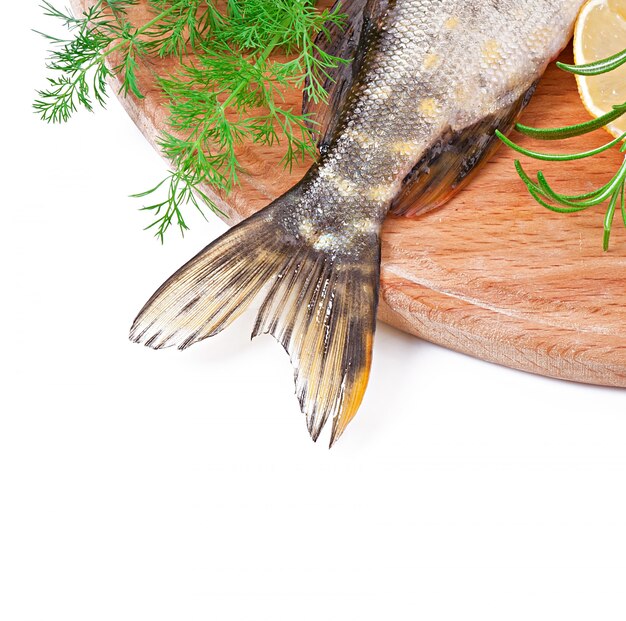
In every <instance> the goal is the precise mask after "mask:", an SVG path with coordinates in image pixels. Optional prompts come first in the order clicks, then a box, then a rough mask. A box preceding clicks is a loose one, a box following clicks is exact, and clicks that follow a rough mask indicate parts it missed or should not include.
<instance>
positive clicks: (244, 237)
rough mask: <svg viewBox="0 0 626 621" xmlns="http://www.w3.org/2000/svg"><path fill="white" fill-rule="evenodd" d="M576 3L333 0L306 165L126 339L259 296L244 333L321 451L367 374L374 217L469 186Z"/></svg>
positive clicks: (180, 338) (417, 207)
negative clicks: (285, 376)
mask: <svg viewBox="0 0 626 621" xmlns="http://www.w3.org/2000/svg"><path fill="white" fill-rule="evenodd" d="M581 3H582V0H550V1H548V0H528V1H526V2H524V3H520V2H518V1H514V0H488V1H487V0H484V1H478V0H474V1H467V0H463V1H462V0H344V1H343V2H342V4H341V7H342V10H345V11H346V13H347V15H348V19H349V20H350V22H351V24H352V25H353V27H352V28H348V31H353V32H355V33H356V35H357V36H356V41H357V43H356V44H355V45H347V46H344V48H345V49H348V50H351V51H352V60H353V62H352V64H347V65H342V66H340V67H339V68H338V69H337V72H336V74H335V75H333V76H329V81H328V83H327V84H328V87H329V99H330V101H331V102H332V106H331V108H330V109H329V110H327V111H321V113H320V114H319V118H320V119H321V121H322V125H324V127H323V128H322V132H321V134H322V138H321V145H322V148H321V149H320V153H321V154H320V157H319V160H318V161H317V162H316V164H314V165H313V166H312V167H311V169H310V170H309V171H308V173H307V174H306V175H305V177H304V178H303V179H302V181H300V182H299V183H298V184H297V185H296V186H294V188H292V189H291V190H289V191H288V192H287V193H286V194H284V195H283V196H281V197H279V198H278V199H277V200H275V201H274V202H273V203H271V204H270V205H268V206H267V207H265V208H264V209H262V210H261V211H260V212H258V213H256V214H254V215H253V216H251V217H250V218H248V219H247V220H245V221H243V222H242V223H240V224H238V225H237V226H235V227H233V228H232V229H231V230H230V231H228V232H227V233H225V234H224V235H223V236H222V237H220V238H218V239H217V240H215V241H214V242H212V243H211V244H210V245H209V246H207V247H206V248H205V249H204V250H202V251H201V252H200V253H199V254H198V255H196V257H194V258H193V259H192V260H191V261H189V262H188V263H187V264H186V265H184V266H183V267H182V268H180V269H179V270H178V271H177V272H176V273H175V274H174V275H172V276H171V277H170V278H169V279H168V280H167V281H166V282H165V283H164V284H163V285H162V286H161V287H160V288H159V289H158V290H157V291H156V292H155V294H154V295H153V296H152V298H151V299H150V300H149V301H148V302H147V303H146V305H145V306H144V308H143V309H142V310H141V311H140V313H139V315H138V316H137V318H136V319H135V322H134V324H133V326H132V328H131V339H132V340H134V341H135V342H138V343H143V344H145V345H148V346H150V347H153V348H155V349H161V348H163V347H170V346H177V347H179V348H180V349H184V348H186V347H189V346H190V345H192V344H194V343H197V342H199V341H201V340H203V339H205V338H207V337H209V336H212V335H214V334H216V333H218V332H219V331H221V330H223V329H224V328H225V327H226V326H228V325H229V324H230V323H231V322H232V321H233V320H234V319H235V318H236V317H238V316H239V315H241V313H243V311H244V310H245V309H246V308H247V307H248V306H249V305H250V304H251V303H252V302H253V301H254V300H255V299H256V298H258V297H260V296H264V297H263V298H262V304H261V306H260V309H259V311H258V315H257V320H256V322H255V325H254V329H253V334H252V335H253V336H256V335H257V334H263V333H268V334H272V335H273V336H274V337H275V338H276V339H277V340H278V341H279V342H280V343H281V344H282V345H283V347H284V348H285V350H286V351H287V353H288V354H289V356H290V359H291V362H292V365H293V367H294V380H295V386H296V395H297V397H298V400H299V402H300V406H301V409H302V411H303V413H304V414H305V416H306V419H307V428H308V430H309V432H310V434H311V436H312V437H313V439H314V440H316V439H317V438H318V436H319V434H320V433H321V431H322V429H323V428H324V425H325V424H326V422H327V421H328V420H332V432H331V445H332V443H333V442H334V441H335V440H336V439H337V438H339V437H340V436H341V434H342V433H343V431H344V430H345V428H346V426H347V425H348V423H349V422H350V421H351V420H352V418H353V417H354V415H355V414H356V412H357V410H358V408H359V406H360V404H361V401H362V399H363V395H364V393H365V389H366V386H367V381H368V378H369V371H370V366H371V361H372V344H373V337H374V331H375V328H376V310H377V305H378V289H379V275H380V229H381V225H382V222H383V221H384V218H385V217H386V215H387V213H388V212H389V211H390V210H392V211H393V212H394V213H400V214H402V213H403V214H409V215H411V214H414V213H417V212H418V211H424V210H427V209H431V208H434V207H437V206H439V205H441V204H443V203H445V202H446V201H447V200H448V199H449V198H450V197H451V196H452V195H453V194H454V193H455V192H457V191H458V190H459V189H460V188H462V187H463V185H464V184H465V183H467V182H469V180H470V179H471V177H472V175H473V174H474V173H475V171H476V170H477V169H478V168H479V166H480V165H481V164H482V163H483V162H484V161H485V160H486V159H487V158H488V157H489V155H490V154H491V153H492V152H493V150H494V149H495V147H496V145H497V144H498V141H497V139H496V138H495V130H496V129H499V130H500V131H503V132H506V131H508V130H509V129H510V128H511V127H512V125H513V123H514V122H515V120H516V118H517V116H518V115H519V113H520V112H521V110H522V109H523V108H524V106H525V105H526V104H527V103H528V100H529V98H530V96H531V95H532V92H533V90H534V85H535V84H536V82H537V80H538V79H539V77H540V76H541V74H542V73H543V71H544V70H545V68H546V66H547V64H548V62H549V61H550V60H551V59H552V58H553V57H555V56H556V55H557V54H558V52H559V51H560V50H561V49H562V48H563V47H564V45H565V44H566V42H567V40H568V39H569V37H570V35H571V30H572V26H573V22H574V19H575V17H576V15H577V12H578V9H579V8H580V5H581ZM332 34H333V37H330V40H328V41H325V42H324V41H320V43H321V44H324V45H328V46H329V47H330V48H331V51H332V46H333V45H339V46H341V45H343V43H345V42H342V41H341V40H339V39H340V37H341V34H340V33H339V32H338V31H336V30H332ZM309 106H310V105H309V103H307V102H305V107H309ZM311 110H313V109H311ZM313 111H314V110H313Z"/></svg>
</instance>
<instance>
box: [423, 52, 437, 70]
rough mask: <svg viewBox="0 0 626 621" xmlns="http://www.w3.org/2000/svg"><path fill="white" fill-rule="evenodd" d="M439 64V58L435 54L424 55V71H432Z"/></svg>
mask: <svg viewBox="0 0 626 621" xmlns="http://www.w3.org/2000/svg"><path fill="white" fill-rule="evenodd" d="M440 62H441V57H440V56H438V55H437V54H433V53H432V52H431V53H430V54H426V56H425V57H424V69H433V68H435V67H436V66H437V65H438V64H439V63H440Z"/></svg>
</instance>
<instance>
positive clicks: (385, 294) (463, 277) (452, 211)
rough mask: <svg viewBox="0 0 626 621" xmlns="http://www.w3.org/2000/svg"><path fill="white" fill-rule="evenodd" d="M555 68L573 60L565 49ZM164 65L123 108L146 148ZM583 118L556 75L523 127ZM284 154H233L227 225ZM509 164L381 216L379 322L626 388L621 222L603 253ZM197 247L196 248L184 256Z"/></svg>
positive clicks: (597, 230) (589, 141)
mask: <svg viewBox="0 0 626 621" xmlns="http://www.w3.org/2000/svg"><path fill="white" fill-rule="evenodd" d="M330 3H331V2H330V0H322V1H321V2H320V3H319V4H320V5H321V6H327V5H329V4H330ZM90 4H93V0H72V5H73V8H74V10H75V11H77V12H82V10H83V9H84V8H85V7H86V6H89V5H90ZM146 14H147V13H146V9H145V5H143V4H141V3H140V4H139V5H138V6H137V7H135V8H134V9H133V14H132V16H131V17H132V19H133V20H135V19H136V20H137V22H136V23H142V22H144V21H147V18H146ZM562 57H563V59H565V60H566V61H571V50H569V49H567V50H565V51H564V52H563V55H562ZM171 66H173V65H171V62H170V61H168V60H164V61H159V62H158V63H155V62H153V61H151V62H150V64H149V66H145V65H144V66H142V67H141V70H140V88H141V90H142V92H143V93H145V95H146V97H145V99H143V100H137V99H135V98H133V97H128V98H122V104H123V105H124V107H125V108H126V110H127V111H128V113H129V114H130V116H131V117H132V119H133V120H134V121H135V123H136V124H137V125H138V126H139V128H140V129H141V131H142V132H143V133H144V135H145V136H146V138H147V139H148V140H149V141H150V142H151V143H152V144H153V145H155V139H156V138H157V137H158V134H159V131H160V130H161V129H163V128H164V127H165V118H166V112H165V109H164V107H163V105H162V103H163V102H162V98H161V96H160V94H159V91H158V90H157V89H156V88H155V86H154V81H153V77H152V76H153V72H156V73H164V72H166V71H167V70H168V69H169V68H170V67H171ZM113 87H114V88H115V90H116V91H117V85H116V84H114V85H113ZM287 101H288V102H289V103H290V104H292V105H293V106H294V108H296V109H299V106H300V101H301V97H300V93H298V92H296V91H294V92H289V93H288V94H287ZM587 119H588V115H587V113H586V112H585V110H584V109H583V107H582V105H581V104H580V100H579V99H578V95H577V91H576V83H575V80H574V78H573V77H571V76H569V75H567V74H565V73H563V72H561V71H559V70H558V69H557V68H556V67H555V66H554V65H552V66H551V67H550V68H549V69H548V71H547V73H546V75H545V76H544V78H543V79H542V81H541V84H540V86H539V88H538V90H537V93H536V95H535V96H534V98H533V100H532V102H531V103H530V105H529V107H528V108H527V110H526V112H525V113H524V115H523V122H524V123H526V124H529V125H536V126H543V127H547V126H555V125H563V124H569V123H574V122H580V121H583V120H587ZM607 136H608V135H607V134H605V133H604V132H603V131H600V132H597V133H596V134H594V135H593V136H588V137H583V138H577V139H573V140H569V141H566V142H567V143H568V144H562V145H560V144H557V143H547V145H546V144H544V145H541V144H538V143H534V146H538V147H539V148H544V149H545V147H546V146H547V147H548V149H549V150H550V151H554V152H558V151H559V149H562V150H563V151H566V150H572V149H576V150H585V149H590V148H593V147H595V146H599V145H600V144H602V143H604V142H606V141H607ZM515 138H516V140H518V142H519V143H521V144H523V145H526V146H528V145H532V144H533V142H532V141H530V140H528V139H524V138H522V137H521V136H516V137H515ZM281 157H282V150H281V147H280V145H279V146H276V147H274V148H267V147H257V146H254V147H246V148H242V149H241V161H242V162H243V163H244V166H245V169H246V172H245V174H244V175H243V176H242V184H241V187H240V188H238V189H237V190H236V191H234V192H233V193H232V194H231V195H230V196H228V197H217V196H216V197H215V198H216V201H217V202H218V204H219V205H220V206H221V207H222V209H223V210H224V211H225V213H226V214H228V216H229V219H228V222H229V223H233V224H234V223H236V222H237V221H239V220H241V219H242V218H245V217H247V216H249V215H250V214H251V213H253V212H254V211H256V210H258V209H260V208H261V207H263V206H265V205H266V204H268V203H269V202H270V201H272V200H273V199H274V198H276V197H277V196H279V195H280V194H282V193H283V192H284V191H286V190H287V189H288V188H289V187H291V186H292V185H293V184H294V183H295V182H296V181H297V180H298V179H300V178H301V177H302V175H304V173H305V171H306V169H307V168H308V165H310V162H308V163H307V164H306V165H301V166H298V167H295V168H294V169H293V171H292V172H291V174H289V173H287V172H285V171H284V170H283V169H282V167H281V165H280V163H279V161H280V159H281ZM621 157H622V156H620V154H619V153H617V152H614V151H612V152H610V153H608V154H603V155H601V156H599V157H596V158H593V159H592V160H585V161H582V162H571V163H567V164H563V163H558V164H553V163H543V164H542V166H541V168H542V169H543V170H544V172H546V173H547V175H548V179H549V180H550V181H552V182H554V186H555V187H556V188H560V189H562V191H569V190H571V193H574V192H585V191H589V190H591V189H592V188H594V187H597V186H599V185H601V184H603V183H605V182H606V181H607V180H608V179H609V178H610V177H611V176H612V174H613V172H614V171H615V170H616V169H617V167H618V166H619V164H620V163H621ZM513 160H514V154H513V152H512V151H510V150H509V149H506V148H501V149H500V150H499V152H498V153H497V154H496V156H495V157H494V158H493V159H492V160H491V161H490V162H489V163H488V164H487V165H486V166H485V167H484V168H483V169H482V171H481V172H480V173H479V174H478V176H477V177H476V178H475V179H474V181H473V182H472V183H471V184H470V185H469V187H468V188H467V189H465V190H463V191H462V192H460V194H458V195H457V196H456V197H455V198H454V199H453V200H452V201H450V202H449V203H448V204H447V205H445V206H444V207H442V208H440V209H438V210H435V211H432V212H430V213H427V214H424V215H422V216H419V217H417V218H412V219H410V218H395V217H389V218H388V219H387V221H386V224H385V227H384V231H383V263H382V273H381V300H380V313H379V317H380V319H382V320H383V321H385V322H386V323H389V324H391V325H393V326H396V327H398V328H400V329H401V330H405V331H406V332H409V333H411V334H415V335H416V336H419V337H420V338H423V339H427V340H429V341H432V342H434V343H438V344H441V345H444V346H445V347H448V348H450V349H454V350H456V351H460V352H463V353H466V354H470V355H472V356H476V357H478V358H481V359H483V360H488V361H491V362H497V363H499V364H503V365H506V366H509V367H514V368H517V369H523V370H525V371H531V372H534V373H540V374H543V375H548V376H552V377H558V378H563V379H568V380H576V381H581V382H587V383H593V384H602V385H612V386H626V231H625V230H624V228H623V226H622V225H621V223H620V216H619V214H617V215H616V219H615V224H614V227H613V233H612V236H611V247H610V251H609V252H603V251H602V221H603V215H604V207H602V206H600V207H599V208H595V209H590V210H587V211H584V212H580V213H577V214H568V215H561V214H555V213H552V212H550V211H548V210H546V209H544V208H543V207H540V206H539V205H537V204H536V203H535V202H534V201H533V200H532V199H531V198H530V197H529V196H528V194H527V192H526V190H525V187H524V186H523V184H522V182H521V181H520V180H519V178H518V177H517V175H516V173H515V170H514V168H513ZM525 165H526V167H527V170H529V171H532V172H535V171H536V170H538V168H539V166H538V163H537V162H535V161H529V160H526V161H525ZM205 189H206V191H207V192H208V193H209V194H212V192H211V190H210V188H205ZM618 211H619V210H618ZM195 250H197V249H193V248H190V249H189V254H190V255H191V254H193V253H194V252H195Z"/></svg>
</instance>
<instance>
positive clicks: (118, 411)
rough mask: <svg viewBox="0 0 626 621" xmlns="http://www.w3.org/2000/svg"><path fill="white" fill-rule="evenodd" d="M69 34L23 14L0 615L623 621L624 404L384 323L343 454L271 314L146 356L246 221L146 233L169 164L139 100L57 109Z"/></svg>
mask: <svg viewBox="0 0 626 621" xmlns="http://www.w3.org/2000/svg"><path fill="white" fill-rule="evenodd" d="M7 10H8V17H7V16H6V11H7ZM47 26H48V24H47V22H44V21H43V20H42V19H41V18H40V16H39V11H38V10H37V9H36V6H35V3H34V2H29V3H22V2H19V3H17V2H16V3H9V4H8V6H7V7H5V33H4V35H3V38H2V39H1V40H0V41H1V43H0V45H2V48H3V49H2V58H3V70H2V76H1V84H2V90H1V93H2V96H1V101H0V105H1V106H2V110H1V117H0V118H2V120H3V123H4V126H3V131H2V159H3V161H2V167H1V170H2V173H1V175H2V180H3V181H2V203H1V204H2V228H1V230H0V252H1V253H2V257H1V261H2V304H1V305H0V312H1V313H2V318H1V325H2V332H3V334H2V350H1V351H2V358H1V361H2V371H1V373H2V374H1V384H2V392H1V399H2V408H1V414H0V619H2V621H56V620H59V621H96V620H107V621H110V620H112V619H115V621H140V620H146V621H147V620H150V621H160V620H166V619H167V620H174V619H175V620H177V621H178V620H183V619H184V620H185V621H195V620H201V619H202V620H206V619H216V620H217V619H219V620H220V621H234V620H242V621H243V620H245V621H252V620H254V621H261V620H266V619H267V620H272V621H276V620H283V619H284V620H289V621H293V620H296V619H297V620H298V621H304V620H308V619H328V620H339V619H342V620H352V619H359V620H369V619H376V620H379V619H394V620H396V619H418V618H419V619H428V620H440V619H441V620H446V621H447V620H450V621H452V620H455V621H456V620H458V619H481V620H482V621H484V620H491V619H493V620H498V621H501V620H503V619H506V620H517V619H519V620H525V621H526V620H528V619H533V620H534V621H538V620H550V621H552V620H554V619H568V620H569V621H572V620H577V619H581V620H582V619H602V620H603V621H609V620H613V619H615V620H617V619H621V620H623V619H624V618H625V617H626V588H625V586H626V493H625V492H626V486H625V484H626V407H625V403H626V399H625V397H626V395H625V393H624V391H622V390H612V389H606V388H597V387H591V386H584V385H577V384H573V383H566V382H561V381H556V380H550V379H544V378H541V377H535V376H532V375H529V374H526V373H522V372H517V371H512V370H508V369H505V368H501V367H498V366H494V365H491V364H487V363H483V362H480V361H478V360H474V359H472V358H469V357H466V356H463V355H459V354H455V353H452V352H449V351H446V350H444V349H442V348H439V347H436V346H434V345H430V344H428V343H425V342H422V341H419V340H417V339H415V338H412V337H409V336H406V335H404V334H402V333H400V332H398V331H396V330H393V329H390V328H388V327H386V326H384V325H380V326H379V331H378V334H377V339H376V347H375V356H374V365H373V370H372V377H371V381H370V386H369V390H368V392H367V396H366V399H365V401H364V403H363V406H362V408H361V411H360V413H359V415H358V417H357V419H356V420H355V421H354V422H353V423H352V425H351V426H350V427H349V429H348V431H347V432H346V434H345V435H344V437H343V438H342V439H341V441H340V442H339V443H338V444H337V446H336V447H335V448H334V449H333V450H332V451H328V449H327V446H326V443H327V440H328V438H327V436H326V437H324V438H323V439H322V440H321V441H320V442H319V443H318V444H317V445H316V444H313V443H312V442H311V441H310V439H309V437H308V435H307V433H306V429H305V426H304V421H303V417H302V416H301V415H300V413H299V411H298V407H297V403H296V400H295V398H294V396H293V386H292V374H291V369H290V366H289V362H288V360H287V358H286V356H285V355H284V354H283V352H282V350H281V348H280V347H278V346H277V345H276V344H275V343H274V342H273V340H272V339H271V338H270V337H263V338H259V339H256V340H255V341H254V342H252V343H250V342H249V340H248V334H249V330H250V317H247V318H243V319H242V320H240V321H238V322H237V323H236V324H235V325H234V326H233V327H232V328H231V329H229V330H228V331H226V332H224V333H222V334H221V335H220V336H218V337H216V338H214V339H211V340H210V341H207V342H205V343H203V344H200V345H198V346H195V347H193V348H192V349H191V350H189V351H187V352H185V353H180V352H176V351H163V352H154V351H151V350H148V349H145V348H142V347H138V346H135V345H132V344H130V343H129V342H128V341H127V336H126V335H127V331H128V327H129V324H130V322H131V320H132V318H133V317H134V315H135V314H136V312H137V310H138V309H139V308H140V306H141V305H142V304H143V302H144V301H145V300H146V298H147V297H148V296H149V295H150V294H151V293H152V291H153V289H154V288H155V287H156V286H157V285H158V284H160V282H161V281H162V280H163V279H164V277H166V276H167V275H169V274H170V273H171V272H172V271H173V270H174V269H175V268H177V267H178V266H179V265H180V264H181V263H182V262H183V261H184V260H186V259H187V258H189V257H190V256H191V255H192V254H194V253H195V252H196V251H197V250H198V249H199V248H201V247H202V246H204V245H205V244H206V243H207V242H208V241H209V240H210V239H212V238H213V237H215V236H216V235H217V234H218V233H219V232H221V231H222V230H224V229H225V227H224V225H223V224H222V223H221V222H218V221H217V219H216V218H212V219H211V221H210V223H209V224H205V223H203V222H202V221H201V220H200V219H199V218H195V217H193V216H192V217H191V218H190V220H191V224H192V226H193V229H192V232H191V233H190V234H189V235H188V236H187V237H186V239H185V240H184V241H182V240H180V239H179V238H178V236H177V235H172V236H170V239H169V240H168V241H167V243H166V245H165V246H164V247H161V246H160V245H159V244H158V243H157V242H156V241H154V240H153V239H152V238H151V237H150V235H149V234H148V233H146V232H144V231H143V230H142V227H143V226H144V225H145V224H146V223H147V217H146V215H145V214H143V213H140V212H139V211H137V208H138V206H139V203H138V202H136V201H135V200H134V199H129V198H127V196H128V195H129V194H130V193H132V192H136V191H140V190H143V189H145V188H146V187H148V185H149V184H150V183H152V182H154V181H156V180H158V179H159V178H160V176H161V175H162V174H163V171H164V165H163V163H162V161H161V160H160V158H159V157H158V155H157V154H156V153H154V152H153V151H152V149H151V148H150V147H149V146H148V144H147V143H146V142H145V141H144V139H143V138H142V136H141V135H140V134H139V132H138V131H137V129H136V128H135V127H134V125H133V124H132V123H131V121H130V120H129V119H128V118H127V117H126V116H125V114H124V112H123V111H122V110H121V108H120V106H119V104H118V103H117V102H116V101H115V100H112V101H111V103H110V106H109V109H108V110H107V111H98V113H97V114H96V115H89V114H81V115H79V116H78V117H77V118H76V119H74V120H73V121H72V122H71V123H70V124H69V125H67V126H65V127H53V126H46V125H45V124H43V123H41V122H40V121H38V120H37V118H36V117H35V115H34V114H33V113H32V112H31V108H30V104H31V100H32V98H33V90H34V88H35V87H38V86H41V85H42V84H43V71H42V66H43V58H44V51H45V44H44V43H43V42H42V41H41V40H40V39H39V38H37V37H36V36H35V35H34V34H32V33H31V32H29V30H28V28H29V27H39V28H46V27H47ZM621 250H622V251H626V249H624V248H622V249H621Z"/></svg>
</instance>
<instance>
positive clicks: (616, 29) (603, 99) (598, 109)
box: [574, 0, 626, 138]
mask: <svg viewBox="0 0 626 621" xmlns="http://www.w3.org/2000/svg"><path fill="white" fill-rule="evenodd" d="M624 48H626V0H590V1H589V2H587V4H585V6H584V7H583V8H582V10H581V12H580V15H579V16H578V20H577V22H576V28H575V30H574V62H575V63H576V64H577V65H584V64H587V63H591V62H594V61H596V60H600V59H602V58H606V57H607V56H611V55H613V54H616V53H617V52H621V51H622V50H623V49H624ZM576 80H577V81H578V91H579V92H580V98H581V99H582V102H583V104H584V106H585V108H587V110H588V111H589V112H590V113H591V114H592V115H593V116H596V117H597V116H601V115H602V114H605V113H606V112H610V111H611V109H612V107H613V106H614V105H616V104H623V103H624V102H625V101H626V64H624V65H622V66H621V67H618V68H617V69H614V70H613V71H609V72H608V73H603V74H601V75H596V76H581V75H577V76H576ZM606 129H607V130H608V131H609V133H611V134H612V135H613V136H615V137H616V138H617V137H618V136H621V135H622V134H623V133H624V132H626V115H623V116H621V117H620V118H618V119H616V120H615V121H613V122H612V123H610V124H609V125H607V126H606Z"/></svg>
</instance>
